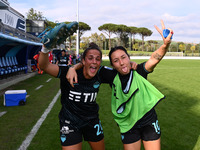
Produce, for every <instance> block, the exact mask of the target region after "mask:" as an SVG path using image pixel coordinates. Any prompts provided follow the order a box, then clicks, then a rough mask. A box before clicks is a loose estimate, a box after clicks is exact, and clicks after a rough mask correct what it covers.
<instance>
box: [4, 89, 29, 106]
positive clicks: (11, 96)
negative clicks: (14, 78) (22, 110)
mask: <svg viewBox="0 0 200 150" xmlns="http://www.w3.org/2000/svg"><path fill="white" fill-rule="evenodd" d="M26 94H27V93H26V90H8V91H6V92H5V94H4V106H19V105H25V103H26Z"/></svg>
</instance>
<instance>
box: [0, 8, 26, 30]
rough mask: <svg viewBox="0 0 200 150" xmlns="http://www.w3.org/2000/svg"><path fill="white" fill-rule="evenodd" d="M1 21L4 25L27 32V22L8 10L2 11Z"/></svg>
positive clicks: (0, 11)
mask: <svg viewBox="0 0 200 150" xmlns="http://www.w3.org/2000/svg"><path fill="white" fill-rule="evenodd" d="M0 19H1V21H2V23H3V24H6V25H8V26H10V27H13V28H16V29H19V30H22V31H24V32H26V21H25V19H24V18H20V17H19V16H17V15H15V14H14V13H12V12H9V11H8V10H0Z"/></svg>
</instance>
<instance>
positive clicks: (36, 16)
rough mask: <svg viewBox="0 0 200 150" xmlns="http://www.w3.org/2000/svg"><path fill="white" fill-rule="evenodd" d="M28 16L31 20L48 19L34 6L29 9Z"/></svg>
mask: <svg viewBox="0 0 200 150" xmlns="http://www.w3.org/2000/svg"><path fill="white" fill-rule="evenodd" d="M26 18H27V19H30V20H45V19H46V18H45V17H44V16H43V14H42V12H40V11H36V10H34V9H33V8H31V9H29V11H28V13H26Z"/></svg>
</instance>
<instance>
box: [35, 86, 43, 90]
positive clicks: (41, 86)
mask: <svg viewBox="0 0 200 150" xmlns="http://www.w3.org/2000/svg"><path fill="white" fill-rule="evenodd" d="M41 87H43V85H40V86H38V87H37V88H36V89H35V90H39V89H40V88H41Z"/></svg>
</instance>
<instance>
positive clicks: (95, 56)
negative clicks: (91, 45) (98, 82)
mask: <svg viewBox="0 0 200 150" xmlns="http://www.w3.org/2000/svg"><path fill="white" fill-rule="evenodd" d="M82 63H83V65H84V67H83V75H84V77H85V78H86V79H91V78H93V77H94V76H95V75H96V73H97V71H98V70H99V68H100V65H101V54H100V52H99V51H98V50H96V49H90V50H89V51H88V52H87V54H86V56H85V58H84V59H83V60H82Z"/></svg>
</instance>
